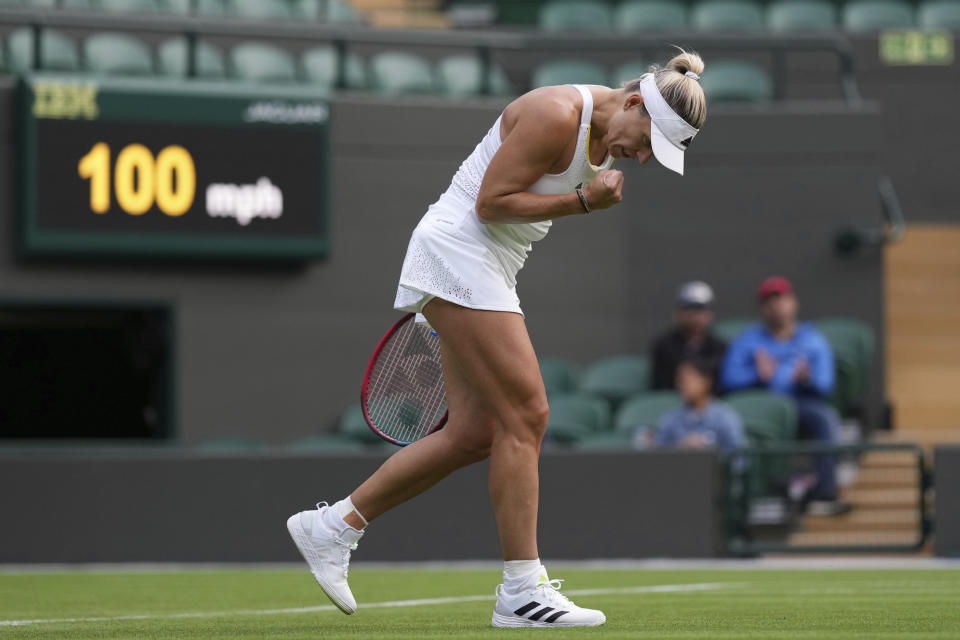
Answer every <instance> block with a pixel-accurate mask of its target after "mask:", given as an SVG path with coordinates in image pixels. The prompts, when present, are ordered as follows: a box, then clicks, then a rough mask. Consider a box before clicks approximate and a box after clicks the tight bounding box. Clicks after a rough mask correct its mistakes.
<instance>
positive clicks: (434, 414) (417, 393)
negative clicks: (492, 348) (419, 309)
mask: <svg viewBox="0 0 960 640" xmlns="http://www.w3.org/2000/svg"><path fill="white" fill-rule="evenodd" d="M414 318H415V314H413V313H408V314H406V315H405V316H403V317H402V318H400V320H399V321H398V322H397V323H396V324H395V325H393V326H392V327H390V330H389V331H387V335H385V336H383V338H382V339H381V340H380V344H378V345H377V348H376V350H375V351H374V352H373V357H371V358H370V364H369V365H367V373H366V375H365V376H364V378H363V388H362V389H361V391H360V405H361V407H362V408H363V417H364V418H366V420H367V424H368V425H370V428H371V429H373V431H374V432H375V433H376V434H377V435H378V436H380V437H381V438H383V439H384V440H386V441H387V442H392V443H393V444H397V445H400V446H406V445H408V444H410V443H411V442H416V441H417V440H419V439H420V438H423V437H424V436H428V435H430V434H431V433H433V432H434V431H436V430H437V429H439V428H440V427H442V426H443V425H444V423H446V421H447V392H446V388H445V387H444V385H443V368H442V366H441V364H440V337H439V336H438V335H437V332H436V331H434V330H433V329H431V328H430V327H429V326H428V325H426V324H424V323H418V322H414Z"/></svg>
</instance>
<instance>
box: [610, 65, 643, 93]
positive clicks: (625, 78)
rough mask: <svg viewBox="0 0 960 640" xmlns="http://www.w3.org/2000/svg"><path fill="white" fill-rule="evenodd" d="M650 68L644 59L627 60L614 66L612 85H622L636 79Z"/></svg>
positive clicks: (611, 75)
mask: <svg viewBox="0 0 960 640" xmlns="http://www.w3.org/2000/svg"><path fill="white" fill-rule="evenodd" d="M649 70H650V65H648V64H647V63H646V62H644V61H643V60H627V61H626V62H623V63H621V64H618V65H617V66H616V67H614V68H613V72H612V73H611V74H610V86H611V87H621V86H623V85H625V84H626V83H628V82H630V81H631V80H635V79H637V78H639V77H640V76H642V75H643V74H645V73H647V71H649Z"/></svg>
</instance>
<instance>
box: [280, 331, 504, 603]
mask: <svg viewBox="0 0 960 640" xmlns="http://www.w3.org/2000/svg"><path fill="white" fill-rule="evenodd" d="M444 343H445V340H444V338H443V337H442V336H441V338H440V345H441V361H442V366H443V374H444V384H445V387H446V394H447V405H448V407H449V411H450V415H449V419H448V420H447V423H446V425H444V428H443V429H441V430H440V431H437V432H435V433H432V434H430V435H429V436H427V437H425V438H423V439H421V440H418V441H416V442H414V443H412V444H410V445H408V446H406V447H404V448H402V449H399V450H398V451H397V452H396V453H395V454H394V455H393V456H391V457H390V458H389V459H388V460H387V461H386V462H385V463H384V464H383V465H381V467H380V468H379V469H378V470H377V471H376V472H374V474H373V475H372V476H371V477H370V478H368V479H367V480H366V481H365V482H364V483H363V484H362V485H360V487H358V488H357V489H356V490H355V491H354V492H353V493H352V494H351V495H350V496H348V497H347V498H344V499H343V500H341V501H340V502H337V503H336V504H333V505H331V506H325V505H323V506H318V508H317V509H315V510H311V511H303V512H301V513H298V514H295V515H293V516H291V518H290V519H289V520H288V522H287V528H288V530H289V531H290V534H291V536H292V537H293V539H294V542H295V543H296V545H297V547H298V548H299V549H300V551H301V553H302V554H303V556H304V559H306V561H307V563H308V564H309V565H310V569H311V572H312V573H313V574H314V576H315V577H316V579H317V583H318V584H319V585H320V587H321V588H322V589H323V591H324V592H325V593H326V594H327V595H328V596H329V597H330V600H331V601H332V602H333V603H334V604H336V605H337V606H338V607H339V608H340V609H341V610H342V611H344V613H348V614H349V613H353V612H354V611H355V610H356V606H357V604H356V600H355V599H354V597H353V594H352V592H351V591H350V587H349V584H348V582H347V568H348V565H349V561H350V551H352V550H353V549H355V548H356V544H357V542H358V541H359V539H360V537H361V536H362V535H363V532H362V530H363V529H364V527H365V526H366V525H367V523H368V521H369V520H372V519H373V518H375V517H377V516H379V515H380V514H381V513H383V512H384V511H387V510H388V509H390V508H392V507H394V506H396V505H398V504H400V503H402V502H404V501H406V500H408V499H410V498H412V497H413V496H415V495H417V494H419V493H422V492H423V491H425V490H426V489H428V488H429V487H431V486H433V485H434V484H436V483H437V482H438V481H440V480H441V479H442V478H444V477H446V476H447V475H449V474H450V473H451V472H452V471H454V470H456V469H458V468H460V467H463V466H466V465H468V464H471V463H473V462H476V461H478V460H482V459H484V458H486V457H487V456H488V455H489V452H490V444H491V442H492V440H493V434H494V431H495V429H496V424H497V419H496V416H495V415H494V414H493V413H492V412H490V410H489V409H487V408H486V407H485V406H484V405H483V403H482V402H481V401H480V399H479V396H478V395H477V394H476V393H475V392H474V391H473V389H472V385H471V384H470V383H469V381H468V380H467V378H466V377H465V376H464V375H463V373H462V372H461V370H460V367H459V366H458V364H457V363H456V361H455V358H454V357H453V355H452V353H451V349H450V348H449V347H448V346H446V345H445V344H444Z"/></svg>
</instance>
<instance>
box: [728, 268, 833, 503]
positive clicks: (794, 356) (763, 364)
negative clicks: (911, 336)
mask: <svg viewBox="0 0 960 640" xmlns="http://www.w3.org/2000/svg"><path fill="white" fill-rule="evenodd" d="M757 299H758V301H759V304H760V312H761V315H762V317H763V322H762V323H761V324H757V325H754V326H752V327H749V328H747V329H746V330H744V331H743V333H741V334H740V335H739V336H737V337H736V339H735V340H734V341H733V342H732V343H731V344H730V348H729V349H728V350H727V355H726V360H725V362H724V365H723V372H722V375H721V386H722V388H723V389H724V390H725V391H736V390H737V389H745V388H750V387H760V388H766V389H769V390H770V391H772V392H775V393H782V394H787V395H790V396H792V397H793V398H794V400H795V401H796V403H797V412H798V418H799V429H800V433H799V436H800V437H801V438H806V439H811V440H814V441H816V442H817V443H822V444H829V445H832V444H835V443H836V442H837V429H838V427H839V422H840V418H839V416H838V415H837V413H836V411H834V410H833V407H831V406H830V404H829V403H828V402H827V397H828V396H829V395H830V392H831V391H832V390H833V384H834V375H835V374H834V365H833V351H832V350H831V348H830V344H829V343H828V342H827V340H826V338H824V337H823V334H821V333H820V332H819V331H818V330H817V329H816V328H815V327H814V326H813V325H811V324H808V323H798V322H797V308H798V304H797V298H796V296H795V295H794V292H793V285H792V284H791V283H790V281H789V280H787V279H786V278H782V277H779V276H772V277H769V278H767V279H766V280H764V281H763V282H762V283H761V284H760V287H759V289H758V290H757ZM814 465H815V468H816V481H815V482H814V483H813V486H812V487H811V488H810V490H809V492H808V494H807V495H806V496H805V498H806V499H809V501H810V502H809V503H808V505H807V506H808V511H809V512H811V513H816V514H822V515H838V514H841V513H845V512H847V511H849V510H850V505H848V504H846V503H843V502H840V501H839V500H837V481H836V469H835V466H836V465H835V461H834V456H832V455H829V454H821V455H817V456H815V459H814Z"/></svg>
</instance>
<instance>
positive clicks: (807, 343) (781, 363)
mask: <svg viewBox="0 0 960 640" xmlns="http://www.w3.org/2000/svg"><path fill="white" fill-rule="evenodd" d="M757 349H764V350H765V351H766V352H767V353H769V354H770V356H771V357H772V358H773V359H774V360H775V361H776V363H777V370H776V373H775V374H774V376H773V378H771V379H770V382H769V383H768V384H766V385H764V384H763V383H762V382H761V381H760V376H759V375H758V374H757V367H756V363H755V360H754V355H753V354H754V353H755V352H756V351H757ZM801 359H806V361H807V362H808V363H809V364H810V380H809V382H808V383H807V384H798V383H797V382H795V381H794V380H793V373H794V370H795V369H796V367H797V363H798V362H799V361H800V360H801ZM835 375H836V374H835V372H834V368H833V350H832V349H831V348H830V343H829V342H827V339H826V338H824V337H823V334H822V333H820V332H819V331H818V330H817V329H816V327H814V326H813V325H812V324H810V323H807V322H801V323H800V324H798V325H797V331H796V333H794V334H793V337H792V338H790V339H789V340H783V341H781V340H776V339H775V338H774V337H773V336H771V335H770V334H769V333H767V330H766V328H765V327H764V326H763V325H762V324H755V325H752V326H750V327H749V328H747V329H745V330H744V331H743V332H742V333H740V335H738V336H737V337H736V338H734V340H733V342H731V343H730V346H729V348H728V349H727V355H726V357H725V358H724V362H723V370H722V371H721V373H720V385H721V388H722V389H723V390H724V391H737V390H738V389H746V388H750V387H764V386H765V387H766V388H767V389H769V390H770V391H775V392H778V393H785V394H788V395H792V396H796V397H800V396H819V397H822V398H823V397H826V396H828V395H830V392H831V391H832V390H833V384H834V378H835Z"/></svg>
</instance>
